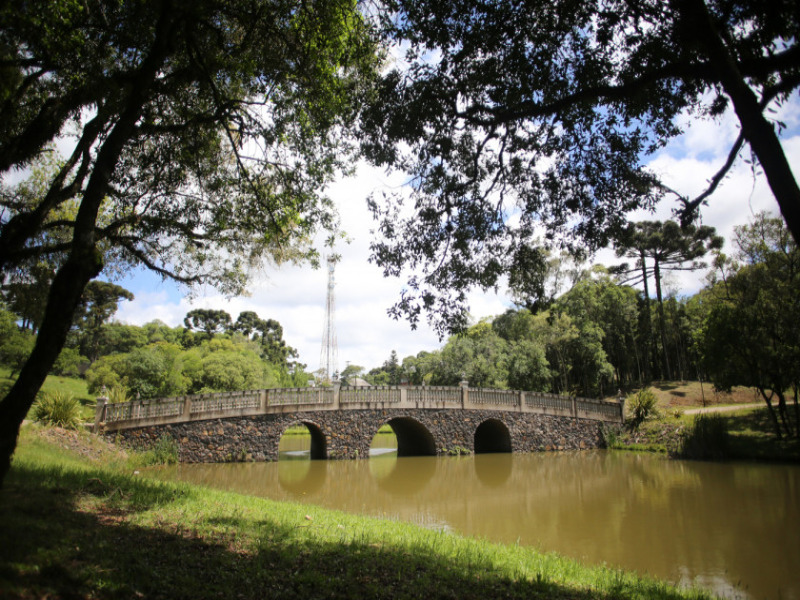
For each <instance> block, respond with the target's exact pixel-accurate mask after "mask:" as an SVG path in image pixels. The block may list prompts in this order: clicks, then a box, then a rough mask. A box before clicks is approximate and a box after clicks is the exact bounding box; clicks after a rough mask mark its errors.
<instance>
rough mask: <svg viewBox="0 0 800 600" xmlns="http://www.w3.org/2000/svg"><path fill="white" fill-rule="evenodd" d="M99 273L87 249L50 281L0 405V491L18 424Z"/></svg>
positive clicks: (93, 255) (98, 263)
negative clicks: (40, 315)
mask: <svg viewBox="0 0 800 600" xmlns="http://www.w3.org/2000/svg"><path fill="white" fill-rule="evenodd" d="M101 269H102V261H101V259H100V257H99V255H98V254H97V253H96V252H95V250H94V248H91V249H87V250H85V251H80V252H77V253H73V255H71V256H70V258H69V259H68V261H67V262H66V263H65V264H64V265H63V266H62V267H61V268H60V269H59V270H58V273H57V274H56V277H55V279H54V280H53V284H52V286H51V287H50V295H49V299H48V302H47V309H46V311H45V316H44V320H43V321H42V326H41V328H40V329H39V335H38V336H37V338H36V344H35V345H34V347H33V351H32V352H31V355H30V356H29V357H28V360H27V362H26V363H25V366H24V367H22V370H21V371H20V374H19V377H18V378H17V381H16V382H15V383H14V385H13V387H12V388H11V390H9V392H8V394H7V395H6V397H5V398H3V400H2V401H1V402H0V487H2V485H3V481H4V480H5V477H6V474H7V473H8V470H9V469H10V468H11V456H12V455H13V453H14V449H15V448H16V447H17V438H18V437H19V429H20V426H21V425H22V421H23V420H24V419H25V415H27V414H28V411H29V410H30V408H31V406H32V405H33V402H34V400H35V399H36V394H37V393H38V392H39V389H40V388H41V387H42V384H43V383H44V380H45V378H46V377H47V374H48V373H49V372H50V369H51V368H52V366H53V363H55V361H56V359H57V358H58V355H59V353H60V352H61V349H62V348H63V347H64V343H65V342H66V339H67V334H68V332H69V330H70V327H71V326H72V315H73V314H74V312H75V309H76V308H77V306H78V302H80V299H81V295H82V294H83V290H84V289H85V288H86V285H87V284H88V283H89V281H90V280H91V279H93V278H94V277H96V276H97V275H98V273H100V270H101Z"/></svg>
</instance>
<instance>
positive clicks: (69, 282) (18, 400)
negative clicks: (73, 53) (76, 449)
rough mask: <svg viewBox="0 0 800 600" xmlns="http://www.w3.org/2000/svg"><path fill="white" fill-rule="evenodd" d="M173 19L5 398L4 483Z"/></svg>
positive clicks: (138, 85)
mask: <svg viewBox="0 0 800 600" xmlns="http://www.w3.org/2000/svg"><path fill="white" fill-rule="evenodd" d="M173 19H174V14H173V11H172V7H171V2H164V4H163V6H162V14H161V18H160V20H159V25H158V28H157V35H156V38H155V39H154V41H153V46H152V48H151V50H150V53H149V54H148V56H147V57H146V58H145V59H144V60H143V61H142V66H141V68H140V70H139V71H138V73H137V76H136V78H135V80H134V82H133V83H132V85H131V86H130V88H129V93H128V96H127V97H126V98H124V99H123V100H124V104H123V109H122V110H121V111H120V113H119V117H118V119H117V121H116V123H115V124H114V127H113V128H112V130H111V132H110V133H109V134H108V137H106V138H105V140H104V142H103V144H102V145H101V146H100V147H99V149H98V150H97V156H96V158H95V161H94V166H93V168H92V175H91V177H90V178H89V181H88V184H87V186H86V190H85V191H84V193H83V197H82V198H81V203H80V207H79V208H78V214H77V215H76V217H75V227H74V230H73V237H72V249H71V250H70V255H69V257H68V258H67V261H66V262H65V263H64V265H63V266H62V267H61V268H60V269H59V270H58V273H57V274H56V276H55V278H54V279H53V283H52V285H51V286H50V293H49V295H48V302H47V308H46V309H45V316H44V319H43V321H42V325H41V327H40V328H39V335H38V337H37V338H36V344H35V345H34V348H33V352H31V355H30V356H29V357H28V360H27V362H26V363H25V366H24V367H23V368H22V371H21V372H20V375H19V378H18V379H17V381H16V383H15V384H14V386H13V387H12V388H11V390H10V391H9V393H8V394H7V395H6V397H5V398H4V399H3V400H2V402H0V487H2V485H3V481H4V480H5V476H6V474H7V473H8V470H9V469H10V468H11V456H12V455H13V453H14V450H15V448H16V446H17V438H18V437H19V429H20V426H21V425H22V421H23V419H24V418H25V415H26V414H27V412H28V410H30V407H31V405H32V404H33V401H34V399H35V398H36V394H37V392H38V391H39V389H40V388H41V386H42V383H44V380H45V378H46V377H47V373H48V372H49V371H50V369H51V368H52V366H53V363H55V360H56V358H58V355H59V353H60V352H61V349H62V348H63V347H64V343H65V342H66V338H67V333H68V332H69V329H70V327H71V326H72V320H73V317H74V315H75V311H76V310H77V307H78V303H79V302H80V300H81V296H82V295H83V291H84V289H85V288H86V285H87V284H88V283H89V281H91V280H92V279H93V278H95V277H96V276H97V275H98V274H99V273H100V271H101V270H102V268H103V263H102V256H101V255H100V253H99V251H98V250H97V248H96V245H95V228H96V224H97V215H98V211H99V209H100V205H101V203H102V201H103V199H104V198H105V197H106V195H107V194H108V189H109V183H110V181H111V179H112V177H113V174H114V170H115V169H116V168H117V164H118V163H119V159H120V156H121V155H122V151H123V149H124V148H125V145H126V144H127V143H129V142H130V140H131V137H132V136H133V135H135V133H136V123H137V121H138V120H139V118H140V117H141V114H142V107H143V106H144V104H145V102H146V101H147V98H148V94H149V90H150V88H151V87H152V84H153V82H154V81H155V79H156V76H157V74H158V72H159V70H160V68H161V66H162V65H163V63H164V60H165V58H166V56H167V54H168V51H169V48H168V45H169V42H170V39H171V38H172V33H171V27H172V25H173ZM56 183H57V182H54V185H56Z"/></svg>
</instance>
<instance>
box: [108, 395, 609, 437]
mask: <svg viewBox="0 0 800 600" xmlns="http://www.w3.org/2000/svg"><path fill="white" fill-rule="evenodd" d="M387 405H388V406H391V407H392V408H398V409H400V408H431V409H433V408H437V409H456V408H461V409H479V408H483V407H491V408H493V409H496V410H505V411H519V412H536V413H542V414H550V415H557V416H570V417H574V418H583V419H594V420H601V421H615V422H621V421H622V420H623V419H622V415H623V406H622V403H620V402H608V401H603V400H591V399H588V398H576V397H568V396H559V395H556V394H546V393H539V392H520V391H514V390H493V389H485V388H469V387H467V386H466V385H463V386H461V387H429V386H415V387H396V386H376V387H364V388H360V387H359V388H355V387H354V388H350V387H344V388H340V387H339V386H338V385H337V386H334V387H330V388H276V389H264V390H249V391H242V392H220V393H211V394H195V395H189V396H180V397H176V398H163V399H157V400H146V401H139V400H134V401H131V402H120V403H116V404H107V403H106V401H105V399H104V398H98V402H97V412H96V414H95V430H99V429H100V427H101V426H103V427H105V428H107V429H127V428H132V427H145V426H148V425H155V424H165V423H177V422H184V421H192V420H201V419H216V418H227V417H235V416H250V415H258V414H268V413H276V412H289V411H292V410H300V411H303V410H352V409H370V408H372V409H374V408H385V407H387Z"/></svg>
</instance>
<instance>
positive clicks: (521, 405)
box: [519, 390, 525, 412]
mask: <svg viewBox="0 0 800 600" xmlns="http://www.w3.org/2000/svg"><path fill="white" fill-rule="evenodd" d="M519 412H525V392H524V391H523V390H520V392H519Z"/></svg>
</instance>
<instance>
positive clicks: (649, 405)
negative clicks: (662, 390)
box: [626, 387, 658, 429]
mask: <svg viewBox="0 0 800 600" xmlns="http://www.w3.org/2000/svg"><path fill="white" fill-rule="evenodd" d="M626 402H627V403H628V406H629V407H630V410H631V419H630V421H629V425H630V427H631V428H632V429H638V427H639V425H641V424H642V423H644V422H645V421H646V420H647V419H649V418H650V417H654V416H655V415H656V403H657V402H658V398H656V395H655V392H653V390H652V389H651V388H649V387H647V388H642V389H641V390H639V391H638V392H636V393H635V394H631V395H630V396H628V398H627V399H626Z"/></svg>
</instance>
